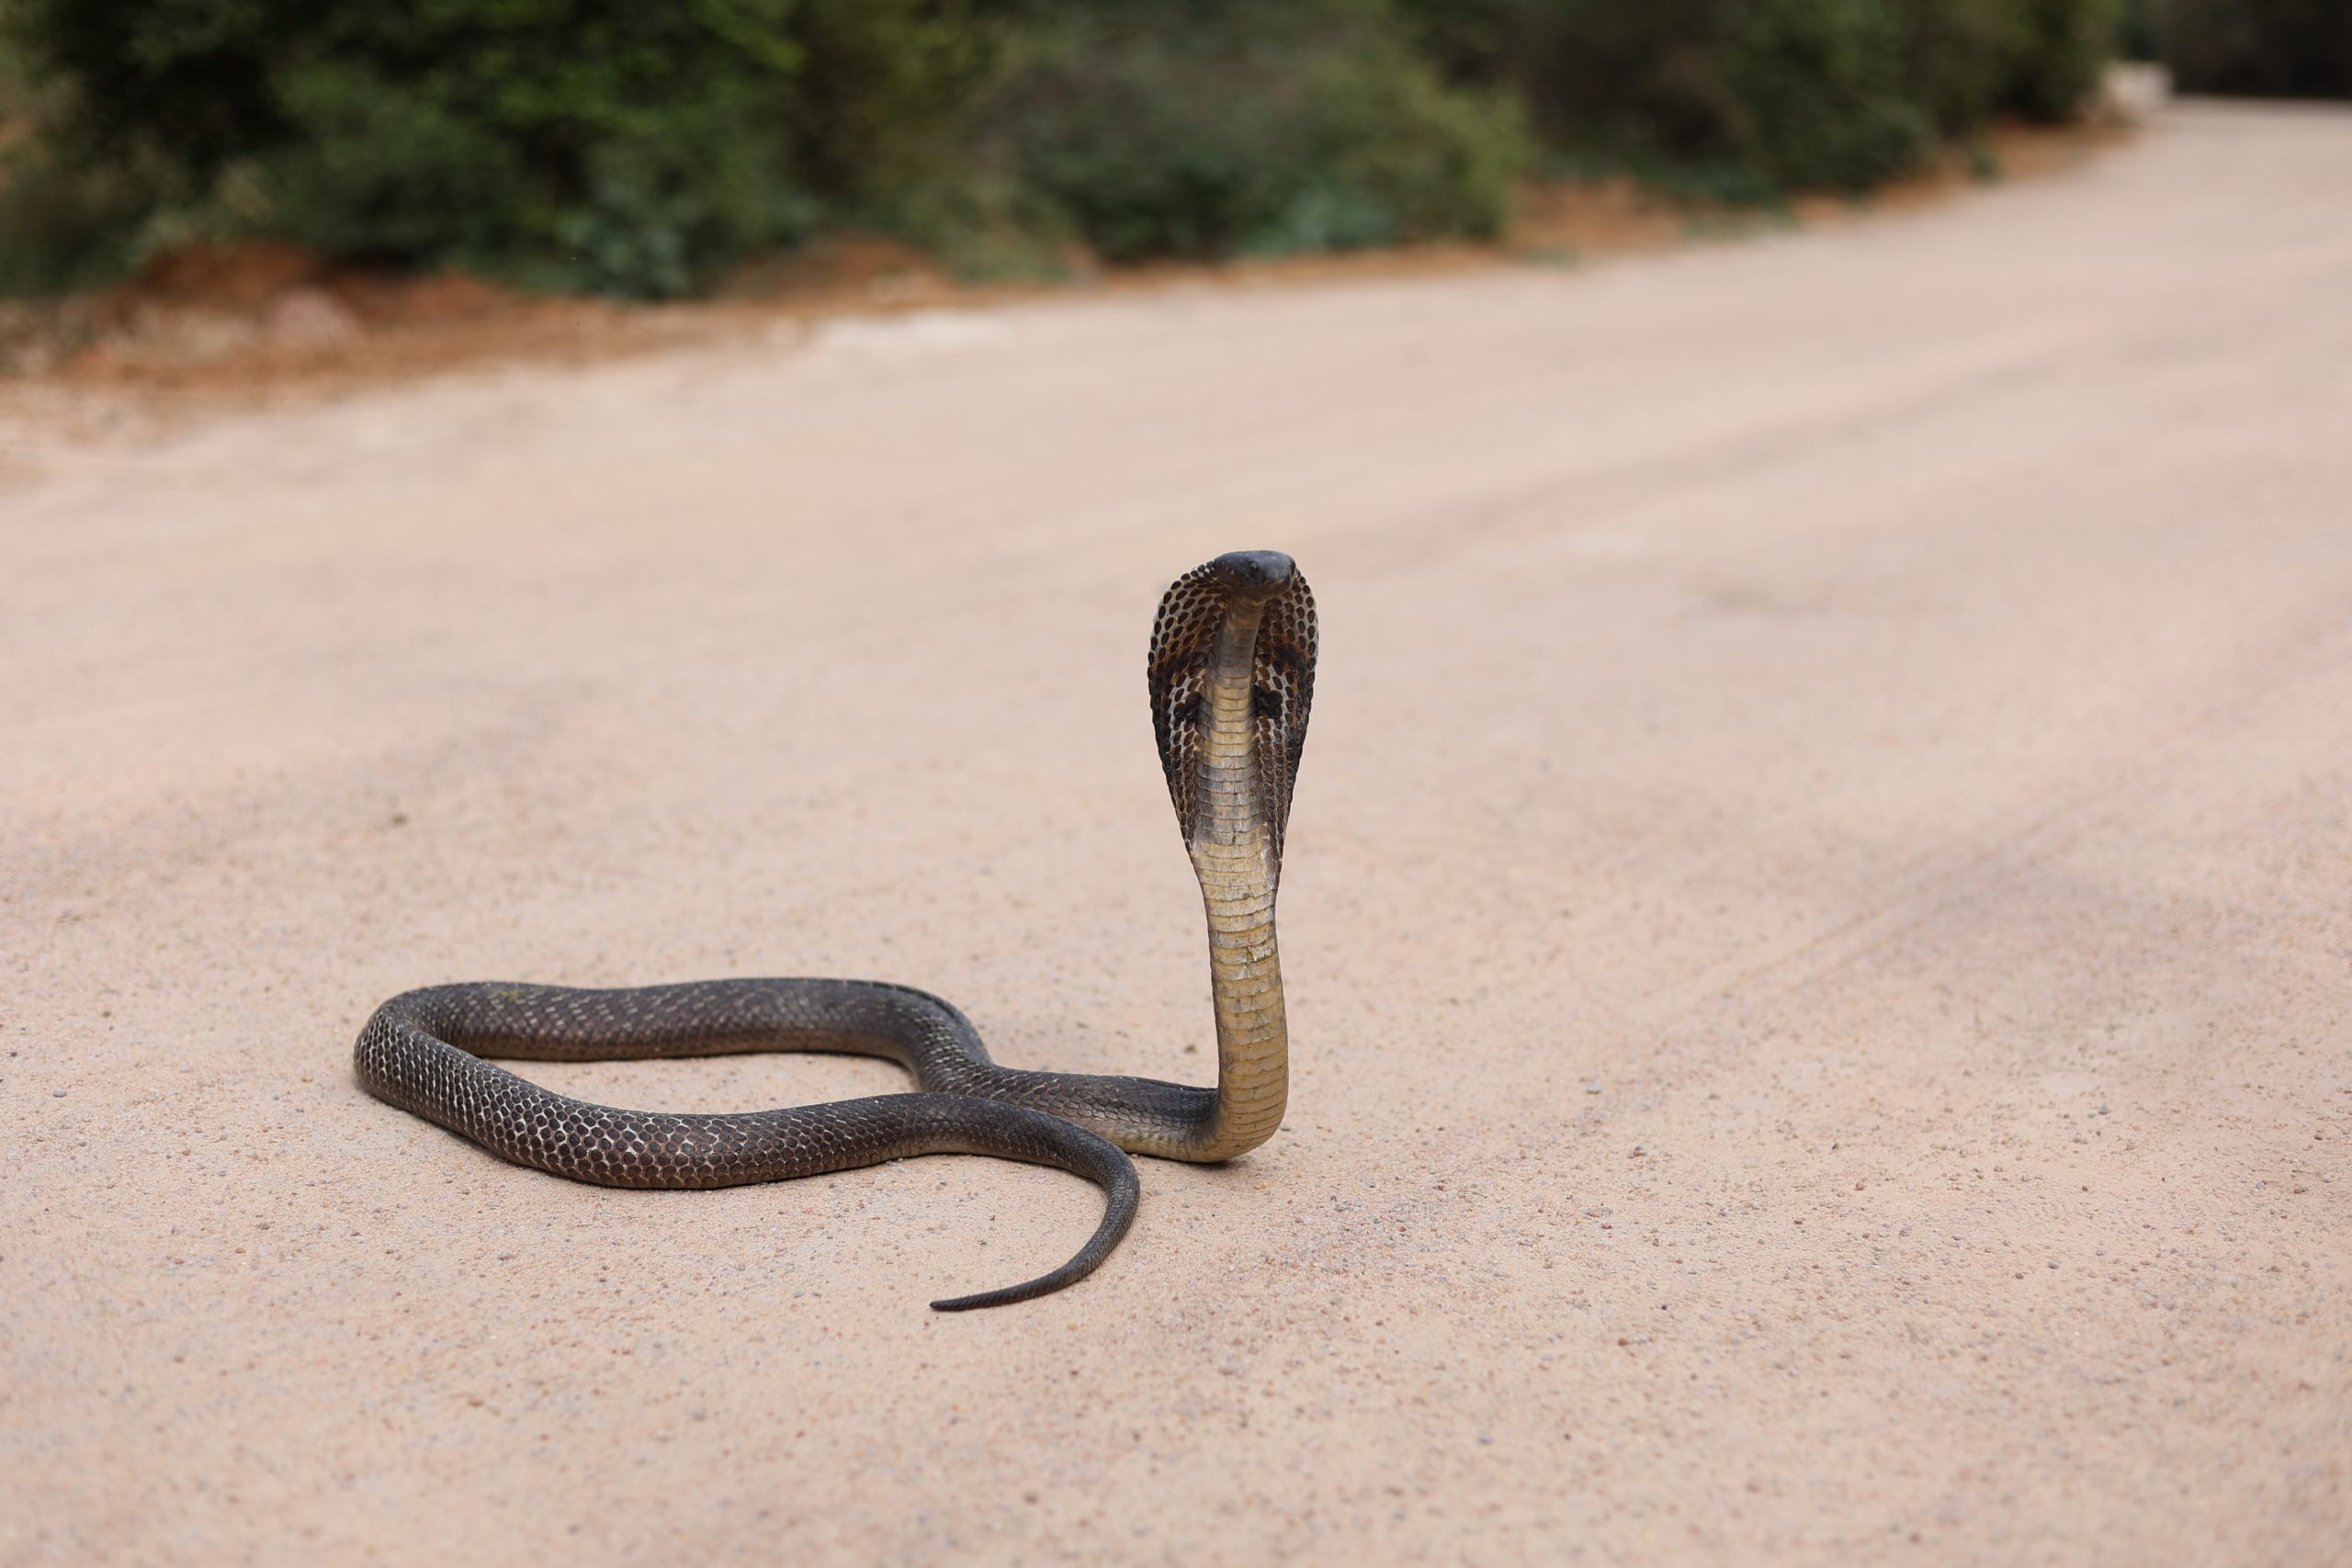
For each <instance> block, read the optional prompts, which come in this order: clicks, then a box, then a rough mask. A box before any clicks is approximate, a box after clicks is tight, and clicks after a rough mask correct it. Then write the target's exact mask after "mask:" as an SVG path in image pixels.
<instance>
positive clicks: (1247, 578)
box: [1190, 550, 1298, 603]
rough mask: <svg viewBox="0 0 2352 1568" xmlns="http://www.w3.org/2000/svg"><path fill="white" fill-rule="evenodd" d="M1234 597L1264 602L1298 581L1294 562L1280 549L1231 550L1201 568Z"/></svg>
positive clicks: (1197, 574) (1195, 574)
mask: <svg viewBox="0 0 2352 1568" xmlns="http://www.w3.org/2000/svg"><path fill="white" fill-rule="evenodd" d="M1203 573H1205V574H1207V577H1208V579H1209V580H1210V581H1214V582H1216V584H1218V585H1219V586H1221V587H1222V588H1224V590H1225V591H1226V592H1227V593H1228V594H1230V595H1231V596H1232V597H1233V598H1235V599H1236V600H1256V601H1258V602H1261V603H1262V602H1264V601H1265V600H1268V599H1271V598H1272V597H1273V596H1274V595H1275V594H1277V593H1280V592H1282V591H1283V589H1285V588H1288V587H1289V586H1290V585H1291V584H1292V583H1293V582H1295V581H1298V563H1297V562H1296V561H1295V560H1293V559H1291V558H1290V557H1288V556H1286V555H1284V554H1283V553H1282V551H1280V550H1233V551H1229V552H1228V553H1227V554H1225V555H1221V556H1219V557H1217V558H1216V559H1215V560H1213V561H1210V562H1209V563H1208V564H1207V565H1205V566H1204V567H1201V568H1200V569H1199V570H1198V571H1196V572H1193V573H1191V574H1190V575H1192V576H1199V575H1201V574H1203Z"/></svg>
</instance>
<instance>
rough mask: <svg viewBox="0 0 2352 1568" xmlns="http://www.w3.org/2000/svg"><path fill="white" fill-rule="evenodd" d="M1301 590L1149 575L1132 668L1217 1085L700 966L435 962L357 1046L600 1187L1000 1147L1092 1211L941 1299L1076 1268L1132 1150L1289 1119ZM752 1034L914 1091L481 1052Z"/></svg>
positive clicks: (494, 1148)
mask: <svg viewBox="0 0 2352 1568" xmlns="http://www.w3.org/2000/svg"><path fill="white" fill-rule="evenodd" d="M1315 651H1316V630H1315V600H1314V596H1313V595H1312V594H1311V593H1309V592H1308V591H1307V587H1306V579H1305V578H1304V577H1302V576H1300V575H1299V572H1298V570H1297V568H1296V566H1295V564H1294V563H1293V562H1292V560H1291V558H1289V557H1288V556H1285V555H1282V554H1280V553H1278V552H1275V551H1272V550H1249V551H1238V552H1236V553H1234V554H1231V555H1224V556H1219V557H1218V558H1216V559H1215V560H1213V561H1210V562H1208V563H1207V564H1205V565H1204V566H1200V567H1196V568H1195V569H1193V570H1191V571H1189V572H1186V573H1185V574H1184V575H1183V576H1182V577H1181V578H1179V579H1177V580H1176V581H1175V582H1174V583H1173V584H1172V585H1170V588H1169V590H1168V592H1167V594H1166V595H1165V597H1163V598H1162V599H1161V600H1160V604H1159V616H1158V618H1157V619H1156V620H1155V621H1154V623H1153V625H1152V632H1151V648H1150V652H1149V655H1148V660H1147V668H1146V679H1147V685H1148V690H1149V693H1150V696H1151V718H1152V732H1153V737H1154V739H1156V740H1157V741H1158V743H1159V760H1160V765H1161V767H1162V768H1163V769H1164V770H1165V772H1166V773H1167V776H1168V795H1169V798H1170V801H1171V802H1172V803H1173V804H1174V806H1175V807H1176V818H1177V822H1178V825H1179V826H1180V827H1181V828H1182V830H1183V835H1184V843H1185V847H1186V848H1187V849H1188V850H1189V851H1190V852H1191V855H1192V860H1193V873H1194V874H1195V875H1196V876H1197V877H1198V878H1199V880H1200V885H1201V896H1202V899H1203V901H1204V904H1205V906H1206V908H1207V914H1208V936H1209V986H1210V992H1211V997H1212V999H1213V1001H1214V1004H1215V1008H1216V1037H1217V1082H1216V1088H1215V1089H1198V1088H1193V1087H1191V1086H1188V1085H1184V1084H1175V1083H1164V1082H1161V1081H1159V1080H1158V1079H1155V1078H1136V1077H1097V1076H1088V1075H1080V1074H1074V1073H1049V1072H1031V1071H1024V1070H1022V1069H1019V1068H1013V1067H1004V1066H998V1065H997V1064H996V1063H995V1062H993V1061H992V1060H990V1059H989V1054H988V1049H987V1047H986V1046H985V1045H983V1044H982V1043H981V1041H980V1036H979V1033H978V1031H977V1030H975V1029H974V1028H973V1027H972V1024H971V1022H970V1021H969V1020H967V1018H965V1016H964V1015H963V1013H961V1012H960V1011H958V1010H956V1008H955V1007H953V1006H951V1005H950V1004H949V1003H947V1002H944V1001H943V1000H941V999H940V998H937V997H934V996H933V995H931V994H929V993H928V992H925V991H919V990H915V989H912V988H910V987H905V986H895V985H888V984H883V983H880V982H876V981H865V980H821V979H792V980H786V979H775V980H704V981H697V982H692V983H689V984H685V985H673V986H647V987H635V988H629V989H618V990H579V989H573V988H571V987H560V986H535V985H515V984H505V983H500V982H487V983H476V984H468V985H448V986H433V987H426V988H424V989H423V990H415V991H409V992H406V993H403V994H402V995H401V996H397V997H394V998H392V999H391V1000H390V1001H388V1002H386V1003H385V1004H384V1005H383V1006H382V1007H380V1008H379V1009H378V1010H376V1013H375V1015H374V1016H373V1017H371V1018H370V1019H369V1020H368V1023H367V1026H366V1027H365V1028H363V1029H362V1030H361V1031H360V1033H359V1039H358V1043H357V1044H356V1046H355V1047H354V1049H353V1062H354V1066H355V1068H356V1072H357V1074H358V1077H359V1081H360V1083H361V1084H362V1085H364V1086H365V1087H366V1088H367V1089H368V1091H369V1092H370V1093H372V1094H374V1095H375V1096H377V1097H378V1098H379V1099H380V1100H386V1101H389V1102H390V1103H391V1104H393V1105H396V1106H399V1107H400V1108H401V1109H402V1110H404V1111H413V1112H414V1113H415V1114H417V1115H419V1116H422V1117H424V1118H425V1119H426V1120H428V1121H431V1122H437V1123H439V1124H440V1125H441V1126H443V1127H446V1128H447V1129H448V1130H449V1131H451V1132H453V1133H456V1134H459V1135H460V1136H462V1137H465V1138H468V1139H470V1140H471V1141H472V1142H474V1143H476V1144H479V1145H481V1146H482V1147H483V1148H485V1149H487V1150H489V1151H490V1152H491V1153H492V1154H494V1155H497V1156H501V1157H502V1158H504V1159H509V1160H512V1161H514V1162H515V1163H516V1164H518V1165H526V1166H532V1167H536V1168H538V1169H540V1170H545V1171H551V1172H553V1173H554V1174H556V1175H558V1176H565V1177H570V1178H571V1179H574V1180H578V1181H589V1182H595V1183H598V1184H600V1185H603V1186H607V1187H633V1188H707V1187H729V1186H735V1185H738V1184H740V1183H744V1182H752V1181H781V1180H787V1179H792V1178H795V1177H802V1176H818V1175H821V1174H823V1173H825V1172H827V1171H835V1170H847V1169H851V1168H855V1167H859V1166H867V1165H876V1164H879V1163H881V1162H883V1161H885V1160H894V1159H903V1158H906V1157H908V1156H914V1155H929V1154H976V1155H993V1156H997V1157H999V1158H1001V1159H1016V1160H1026V1161H1029V1162H1031V1163H1033V1164H1037V1165H1047V1166H1056V1167H1058V1168H1061V1169H1063V1170H1068V1171H1072V1172H1074V1173H1076V1174H1077V1175H1080V1176H1082V1177H1084V1178H1086V1179H1088V1180H1090V1181H1091V1182H1094V1183H1095V1184H1096V1185H1097V1186H1099V1187H1101V1188H1102V1189H1103V1196H1104V1200H1105V1201H1104V1208H1103V1220H1102V1224H1100V1225H1099V1226H1098V1227H1097V1228H1096V1230H1095V1232H1094V1234H1093V1235H1092V1236H1091V1237H1090V1238H1089V1239H1088V1240H1087V1242H1086V1245H1085V1246H1084V1247H1081V1248H1080V1250H1079V1252H1078V1254H1077V1255H1076V1256H1075V1257H1073V1258H1070V1260H1069V1262H1067V1263H1065V1264H1063V1265H1062V1266H1061V1267H1060V1268H1058V1269H1054V1270H1052V1271H1051V1272H1049V1273H1046V1274H1044V1275H1041V1276H1040V1277H1038V1278H1037V1279H1035V1280H1028V1281H1027V1282H1025V1283H1023V1284H1018V1285H1011V1286H1007V1287H1004V1288H1002V1289H1001V1290H993V1291H984V1292H979V1293H978V1294H974V1295H967V1296H958V1297H956V1298H954V1299H952V1300H948V1301H939V1302H933V1303H932V1305H933V1307H935V1308H937V1309H939V1310H940V1311H942V1312H958V1311H963V1310H966V1309H967V1308H972V1307H985V1306H1000V1305H1003V1304H1005V1303H1012V1302H1020V1301H1027V1300H1029V1299H1031V1298H1033V1297H1036V1296H1041V1295H1044V1294H1046V1292H1051V1291H1057V1290H1059V1289H1061V1288H1062V1287H1063V1286H1065V1285H1069V1284H1071V1283H1074V1282H1075V1281H1077V1280H1081V1279H1083V1278H1085V1277H1086V1276H1087V1275H1088V1274H1089V1273H1091V1272H1092V1271H1093V1269H1095V1268H1096V1266H1097V1265H1099V1264H1100V1263H1102V1261H1103V1258H1107V1257H1108V1256H1110V1253H1111V1250H1112V1249H1113V1248H1114V1247H1116V1246H1117V1245H1118V1244H1119V1239H1120V1238H1121V1237H1122V1236H1124V1235H1125V1234H1126V1231H1127V1227H1128V1226H1129V1225H1130V1224H1133V1222H1134V1220H1135V1215H1136V1203H1137V1201H1138V1199H1139V1196H1140V1188H1139V1185H1138V1183H1137V1181H1136V1169H1135V1164H1134V1162H1133V1161H1132V1160H1130V1159H1129V1158H1128V1157H1127V1156H1128V1155H1129V1154H1130V1153H1133V1154H1141V1155H1153V1156H1159V1157H1160V1158H1162V1159H1178V1160H1193V1161H1201V1162H1214V1161H1217V1160H1225V1159H1230V1158H1232V1157H1233V1156H1236V1155H1238V1154H1241V1153H1243V1152H1245V1151H1246V1150H1249V1149H1252V1148H1255V1147H1257V1146H1258V1145H1260V1144H1262V1143H1264V1142H1265V1141H1266V1140H1267V1139H1268V1138H1270V1137H1272V1136H1273V1134H1274V1132H1275V1130H1276V1129H1277V1128H1278V1127H1280V1126H1281V1125H1282V1120H1283V1102H1284V1097H1285V1094H1286V1092H1287V1085H1288V1080H1289V1031H1288V1025H1287V1022H1286V1020H1285V1016H1284V1013H1283V982H1282V964H1281V958H1280V955H1279V953H1277V951H1276V948H1275V943H1274V894H1275V890H1276V887H1277V886H1278V885H1279V883H1280V881H1281V877H1282V859H1283V827H1284V825H1285V823H1286V822H1287V821H1288V819H1289V816H1290V801H1291V791H1292V787H1293V785H1294V784H1295V781H1296V779H1297V776H1298V760H1299V752H1300V749H1301V748H1302V746H1303V745H1304V744H1305V742H1306V716H1307V708H1308V705H1309V703H1310V701H1311V699H1312V696H1313V692H1314V682H1315ZM750 1051H827V1052H845V1053H851V1054H854V1055H866V1056H879V1057H882V1058H884V1059H886V1060H888V1061H892V1062H896V1063H898V1064H899V1066H902V1067H905V1068H906V1069H907V1070H908V1071H909V1072H910V1073H911V1074H912V1075H913V1077H914V1080H915V1083H916V1086H917V1092H915V1093H911V1094H886V1095H877V1096H875V1097H872V1098H869V1099H865V1100H841V1101H837V1102H835V1103H832V1104H829V1105H802V1106H794V1107H789V1108H786V1109H781V1110H775V1111H750V1112H744V1113H741V1114H732V1115H677V1114H671V1113H668V1112H659V1111H621V1110H616V1109H614V1108H612V1107H610V1106H603V1105H592V1104H589V1103H588V1102H586V1101H584V1100H573V1099H571V1098H569V1097H567V1096H564V1095H560V1094H557V1093H554V1092H553V1091H551V1090H548V1089H542V1088H541V1087H539V1086H538V1085H537V1084H535V1083H532V1082H531V1081H530V1080H528V1079H526V1078H523V1077H517V1076H516V1075H515V1074H514V1073H510V1072H508V1071H506V1070H505V1069H504V1068H503V1067H500V1066H495V1065H493V1064H492V1062H490V1061H488V1060H485V1059H484V1058H486V1057H492V1056H499V1057H507V1058H526V1059H532V1060H538V1061H569V1062H582V1061H606V1060H614V1059H618V1058H623V1057H648V1056H713V1055H729V1054H732V1053H738V1052H750Z"/></svg>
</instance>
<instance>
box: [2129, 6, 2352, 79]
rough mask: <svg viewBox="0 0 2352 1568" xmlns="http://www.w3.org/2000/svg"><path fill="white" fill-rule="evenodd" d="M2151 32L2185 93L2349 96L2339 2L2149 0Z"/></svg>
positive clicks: (2350, 31)
mask: <svg viewBox="0 0 2352 1568" xmlns="http://www.w3.org/2000/svg"><path fill="white" fill-rule="evenodd" d="M2152 21H2153V27H2152V30H2153V32H2154V35H2155V43H2156V47H2157V51H2158V53H2159V55H2160V56H2161V57H2162V58H2163V60H2164V61H2165V63H2166V64H2167V65H2169V66H2171V67H2172V73H2173V81H2174V85H2177V86H2178V87H2179V88H2180V89H2181V90H2182V91H2183V92H2188V93H2239V94H2247V95H2251V96H2260V97H2295V98H2344V97H2352V4H2347V3H2346V0H2154V17H2153V18H2152Z"/></svg>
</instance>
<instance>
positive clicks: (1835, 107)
mask: <svg viewBox="0 0 2352 1568" xmlns="http://www.w3.org/2000/svg"><path fill="white" fill-rule="evenodd" d="M2112 5H2113V0H1650V3H1649V4H1645V5H1632V4H1627V3H1625V0H1411V4H1410V5H1409V6H1408V11H1409V13H1410V14H1411V15H1412V16H1413V17H1414V18H1415V20H1416V22H1417V24H1418V25H1419V28H1420V33H1421V37H1422V39H1424V42H1425V45H1426V47H1427V48H1429V49H1430V51H1432V53H1433V54H1434V55H1435V56H1436V57H1437V58H1439V59H1440V60H1442V61H1443V62H1446V64H1447V65H1448V66H1449V67H1450V68H1451V69H1452V70H1453V71H1454V72H1455V73H1458V74H1460V75H1462V76H1464V77H1465V78H1467V79H1469V80H1473V81H1479V82H1489V83H1504V84H1509V85H1512V86H1513V87H1515V88H1516V89H1517V90H1518V92H1519V93H1520V94H1521V96H1523V97H1524V99H1525V100H1526V102H1527V103H1528V105H1529V107H1530V109H1531V111H1532V114H1533V116H1534V118H1535V120H1536V123H1537V125H1538V126H1539V128H1540V129H1541V130H1542V131H1543V133H1544V136H1545V138H1546V140H1547V141H1551V142H1552V143H1553V144H1554V145H1555V146H1557V147H1564V148H1579V149H1598V150H1600V151H1601V152H1606V153H1608V154H1610V155H1611V156H1613V157H1616V158H1618V159H1621V160H1623V161H1625V162H1627V163H1630V164H1634V165H1635V166H1647V165H1650V164H1655V163H1656V162H1657V161H1658V160H1660V159H1664V160H1668V161H1671V162H1675V163H1679V164H1685V165H1696V166H1700V167H1705V168H1713V169H1736V170H1745V171H1747V175H1749V176H1750V177H1751V178H1752V179H1753V180H1754V182H1755V184H1756V186H1757V187H1758V188H1759V189H1775V188H1778V189H1787V188H1792V187H1804V186H1820V187H1828V188H1847V189H1860V188H1862V187H1865V186H1869V185H1871V184H1872V183H1874V182H1876V181H1879V180H1883V179H1884V178H1886V177H1887V176H1889V175H1894V174H1899V173H1901V172H1903V171H1904V170H1905V169H1906V168H1908V167H1910V166H1912V165H1914V164H1917V162H1919V161H1920V160H1921V159H1922V158H1923V157H1925V156H1926V155H1927V153H1928V152H1929V151H1930V150H1931V149H1932V148H1933V147H1934V146H1935V145H1936V144H1937V143H1938V142H1939V141H1945V140H1949V139H1951V138H1954V137H1963V136H1966V135H1968V134H1969V133H1971V132H1973V131H1974V130H1978V129H1980V128H1982V127H1983V126H1984V125H1985V122H1986V121H1987V120H1988V119H1990V118H1992V117H1993V116H1995V115H1996V114H2001V113H2017V114H2023V115H2028V116H2030V117H2032V118H2042V119H2058V118H2065V117H2066V116H2068V115H2071V114H2072V113H2074V112H2075V110H2076V109H2077V108H2078V107H2080V105H2081V104H2082V102H2083V101H2084V100H2085V99H2086V98H2087V97H2088V96H2089V95H2090V94H2091V93H2092V92H2093V91H2094V90H2095V89H2096V87H2097V85H2098V76H2099V72H2100V70H2101V68H2102V66H2103V64H2104V62H2105V60H2106V58H2107V55H2108V53H2109V45H2110V42H2111V38H2112V31H2113V25H2112V12H2111V7H2112ZM1716 178H1717V179H1718V182H1719V183H1724V176H1716Z"/></svg>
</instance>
